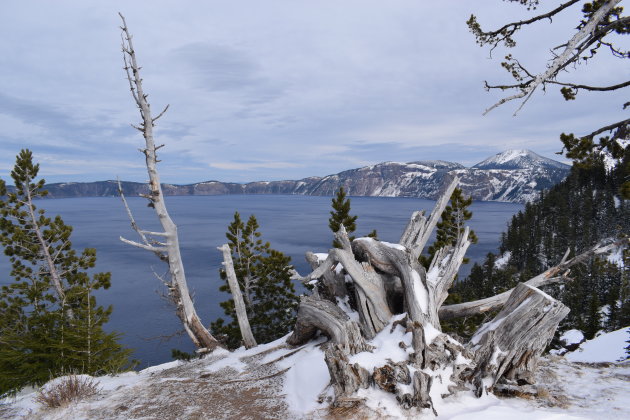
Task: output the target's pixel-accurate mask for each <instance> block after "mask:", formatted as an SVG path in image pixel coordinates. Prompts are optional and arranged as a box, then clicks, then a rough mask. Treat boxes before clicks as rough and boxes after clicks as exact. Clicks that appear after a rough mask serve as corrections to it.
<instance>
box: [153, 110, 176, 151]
mask: <svg viewBox="0 0 630 420" xmlns="http://www.w3.org/2000/svg"><path fill="white" fill-rule="evenodd" d="M169 106H171V105H170V104H168V105H166V107H165V108H164V110H163V111H162V112H160V113H159V114H158V116H157V117H155V118H153V119H152V120H151V121H153V122H156V121H157V120H159V119H160V117H162V115H164V113H165V112H166V111H167V110H168V107H169ZM162 146H164V145H162ZM156 150H157V147H156Z"/></svg>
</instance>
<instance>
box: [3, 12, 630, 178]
mask: <svg viewBox="0 0 630 420" xmlns="http://www.w3.org/2000/svg"><path fill="white" fill-rule="evenodd" d="M545 3H549V2H543V5H544V4H545ZM553 4H554V3H549V4H548V7H549V8H551V7H554V6H553ZM542 11H546V9H545V7H541V8H540V9H539V12H542ZM118 12H121V13H123V14H124V15H125V17H126V19H127V23H128V25H129V29H130V31H131V33H132V34H133V36H134V44H135V48H136V52H137V55H138V60H139V63H140V65H141V66H142V77H143V79H144V88H145V91H146V92H148V93H149V102H150V103H151V105H152V109H153V110H154V112H156V113H157V112H159V111H160V110H161V109H162V108H163V107H164V106H166V105H167V104H169V105H170V108H169V110H168V112H167V113H166V114H165V116H164V117H162V118H161V119H160V121H159V122H158V126H157V127H156V142H157V143H158V144H162V143H163V144H165V145H166V146H165V147H164V148H163V149H161V150H160V152H161V153H160V155H159V157H160V159H161V160H162V162H161V163H160V166H159V170H160V174H161V178H162V181H163V182H168V183H175V184H177V183H179V184H182V183H192V182H199V181H206V180H219V181H232V182H248V181H256V180H281V179H300V178H304V177H307V176H325V175H328V174H333V173H337V172H340V171H342V170H346V169H351V168H357V167H361V166H365V165H371V164H375V163H378V162H383V161H398V162H410V161H416V160H433V159H441V160H447V161H454V162H459V163H462V164H464V165H467V166H470V165H473V164H475V163H477V162H479V161H482V160H483V159H485V158H487V157H489V156H491V155H493V154H496V153H499V152H501V151H504V150H507V149H514V148H517V149H530V150H533V151H535V152H537V153H539V154H541V155H543V156H547V157H551V158H555V159H558V160H561V161H565V160H563V159H562V158H561V157H560V156H558V155H556V154H555V152H558V151H559V150H560V148H561V144H560V141H559V139H558V138H559V134H560V133H561V132H575V133H576V134H582V135H583V134H587V133H590V132H591V131H593V130H594V129H596V128H599V127H601V126H603V125H606V124H609V123H612V122H616V121H618V120H620V119H622V118H626V116H624V114H623V111H622V109H621V104H623V103H624V102H625V100H624V99H625V98H623V97H622V93H624V92H615V93H581V94H580V95H579V96H578V99H577V100H576V101H571V102H565V101H564V100H563V99H562V97H561V95H560V93H559V91H558V89H557V88H551V89H548V90H547V92H542V91H539V92H537V93H536V94H535V95H534V96H533V97H532V99H531V100H530V101H529V102H528V103H527V104H526V105H525V107H524V108H523V109H522V110H521V111H520V112H519V113H518V115H517V116H513V113H514V111H515V110H516V108H517V107H518V105H519V104H518V103H516V102H511V103H508V104H505V105H503V106H501V107H499V108H498V109H495V110H494V111H492V112H491V113H489V114H488V115H486V116H483V115H482V113H483V111H484V110H485V109H486V108H488V107H489V106H491V105H492V104H494V103H495V102H496V101H497V100H499V99H500V98H501V97H503V95H505V93H504V92H503V93H502V92H486V91H485V90H484V88H483V82H484V80H488V81H489V82H491V83H506V82H511V78H510V76H509V75H508V73H507V72H506V71H505V70H503V69H502V68H501V66H500V61H501V58H502V57H503V56H505V55H506V54H507V53H512V54H513V55H514V56H516V57H518V58H519V59H520V60H521V62H523V63H524V64H526V65H527V66H528V67H529V68H530V70H533V71H541V70H544V68H545V64H546V63H547V61H548V60H549V58H550V57H551V55H550V51H549V49H550V48H551V47H554V46H556V45H559V44H561V43H562V42H563V41H566V40H567V39H568V38H570V37H571V36H572V35H573V33H574V32H575V30H574V29H573V28H574V27H575V26H576V22H577V16H578V15H577V12H578V10H576V11H575V12H570V13H569V14H568V15H567V16H566V17H557V18H556V19H554V21H553V23H549V22H548V21H545V22H540V23H538V24H537V25H536V26H535V27H531V28H525V30H524V31H522V33H521V34H520V35H518V36H517V37H516V41H517V47H516V48H514V49H512V50H510V51H506V50H505V49H504V48H497V49H496V50H494V51H493V52H492V56H491V55H490V52H489V49H488V48H487V47H483V48H482V47H479V46H478V45H476V43H475V39H474V36H473V35H472V34H471V33H470V32H469V31H468V28H467V26H466V24H465V22H466V20H467V19H468V17H469V16H470V15H471V13H474V14H475V15H477V17H478V19H479V21H480V23H481V24H482V26H485V27H487V28H489V29H490V28H496V27H499V26H501V25H502V24H503V23H505V22H506V21H510V20H519V19H522V18H526V17H528V16H531V13H532V12H528V11H527V10H526V9H525V8H524V7H522V6H520V5H514V4H509V3H505V2H502V1H500V0H484V1H477V2H468V1H463V0H459V1H457V0H444V1H438V2H426V1H418V0H414V1H411V0H393V1H387V2H385V1H381V0H379V1H376V0H344V1H342V2H340V1H330V0H319V1H317V2H314V1H307V0H266V1H264V2H263V1H254V0H249V1H242V0H233V1H229V2H226V1H218V0H217V1H214V0H213V1H189V0H178V1H160V0H154V1H133V2H132V1H128V0H127V1H117V0H109V1H101V2H96V1H79V0H73V1H70V0H56V1H54V2H53V1H44V0H40V1H35V0H20V1H17V0H16V1H13V0H3V1H2V2H0V33H1V35H2V42H0V56H1V57H2V61H1V63H2V65H0V177H1V178H3V179H7V178H8V174H9V172H10V170H11V167H12V165H13V162H14V159H15V155H16V154H17V153H18V152H19V150H20V149H21V148H29V149H31V150H32V151H33V152H34V155H35V159H36V161H38V162H39V163H40V165H41V170H40V174H41V175H42V176H43V177H45V178H46V180H47V181H48V182H65V181H96V180H106V179H115V178H116V177H120V178H121V179H123V180H129V181H139V182H142V181H145V180H146V179H147V175H146V169H145V167H144V160H143V155H141V154H140V153H139V152H138V148H140V147H142V146H143V138H142V136H141V134H140V133H139V132H137V131H136V130H134V129H133V128H131V126H130V124H131V123H134V124H137V123H138V121H139V114H138V111H137V109H135V105H134V102H133V100H132V98H131V96H130V94H129V87H128V83H127V81H126V80H125V76H124V73H123V70H122V53H121V51H120V41H121V40H120V28H119V25H120V19H119V17H118ZM625 61H627V60H625ZM624 64H625V63H622V62H621V61H620V60H619V59H613V58H610V57H608V56H606V54H604V53H601V54H600V56H599V57H598V59H597V60H592V61H591V62H590V63H589V64H588V65H581V66H578V68H576V69H571V72H570V73H569V74H567V75H566V78H565V80H570V81H574V82H580V83H584V82H588V83H590V84H595V85H596V84H612V83H619V82H622V81H625V80H626V79H627V70H628V69H627V67H624Z"/></svg>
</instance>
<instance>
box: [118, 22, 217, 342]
mask: <svg viewBox="0 0 630 420" xmlns="http://www.w3.org/2000/svg"><path fill="white" fill-rule="evenodd" d="M120 18H121V19H122V23H123V26H122V28H121V29H122V31H123V45H122V50H123V58H124V62H125V71H126V72H127V79H128V81H129V88H130V90H131V95H132V96H133V98H134V100H135V102H136V105H137V106H138V109H139V110H140V116H141V117H142V123H141V126H140V127H135V128H137V129H138V130H139V131H140V132H142V135H143V137H144V140H145V148H144V149H142V153H143V154H144V156H145V162H146V166H147V172H148V174H149V189H150V194H149V195H148V196H147V197H146V198H148V199H149V201H150V206H151V207H153V208H154V209H155V212H156V214H157V216H158V219H159V221H160V224H161V225H162V229H164V231H163V232H144V231H141V232H139V233H141V235H140V236H141V237H142V239H143V241H144V242H145V243H144V244H141V243H137V242H133V241H128V240H125V239H123V238H121V240H123V242H126V243H129V244H131V245H134V246H137V247H139V248H142V249H147V250H149V251H152V252H155V253H163V254H165V255H166V258H167V261H168V267H169V271H170V275H171V287H169V290H170V292H171V293H170V295H171V299H172V300H173V301H174V303H175V305H176V307H177V310H176V312H177V315H178V316H179V318H180V320H181V321H182V323H183V325H184V329H185V330H186V332H187V333H188V335H189V337H190V339H191V340H192V341H193V343H194V344H195V346H197V347H199V348H203V349H207V350H209V351H211V350H214V349H215V348H216V347H217V346H218V345H219V342H218V341H217V340H216V339H215V338H214V337H213V336H212V334H210V332H209V331H208V329H207V328H206V327H205V326H204V325H203V324H202V323H201V320H200V319H199V316H197V312H196V311H195V307H194V304H193V302H192V299H191V298H190V293H189V291H188V283H187V282H186V275H185V272H184V264H183V262H182V257H181V254H180V250H179V238H178V235H177V226H176V225H175V223H174V222H173V220H172V219H171V217H170V216H169V214H168V211H167V209H166V204H165V203H164V195H163V193H162V187H161V184H160V175H159V173H158V170H157V162H158V160H157V153H156V152H157V149H159V148H160V147H162V146H159V147H156V146H155V142H154V139H153V126H154V125H155V121H156V120H157V119H159V118H160V117H161V116H162V115H163V114H164V112H166V110H167V109H168V106H167V107H166V108H165V109H164V111H162V112H161V113H160V114H159V115H158V116H157V117H155V118H153V117H152V115H151V106H150V105H149V102H148V101H147V96H148V95H147V94H145V93H144V90H143V88H142V78H141V77H140V67H139V66H138V64H137V61H136V53H135V50H134V48H133V43H132V37H131V35H130V34H129V31H128V29H127V23H126V22H125V18H124V17H123V15H122V14H120ZM147 236H158V237H160V238H161V240H163V241H164V242H160V241H157V240H150V239H147Z"/></svg>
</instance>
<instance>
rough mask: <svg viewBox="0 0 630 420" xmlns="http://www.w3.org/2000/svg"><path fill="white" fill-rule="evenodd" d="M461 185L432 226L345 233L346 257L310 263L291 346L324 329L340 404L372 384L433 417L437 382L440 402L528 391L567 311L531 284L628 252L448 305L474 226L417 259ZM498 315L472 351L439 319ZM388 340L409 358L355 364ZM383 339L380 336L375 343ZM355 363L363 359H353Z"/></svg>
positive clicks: (442, 203) (428, 221) (564, 264)
mask: <svg viewBox="0 0 630 420" xmlns="http://www.w3.org/2000/svg"><path fill="white" fill-rule="evenodd" d="M457 182H458V180H457V179H454V180H453V182H452V183H451V184H450V185H449V186H448V188H446V190H445V195H444V196H442V198H441V199H440V200H438V202H437V203H436V206H435V208H434V210H433V212H432V213H431V215H430V216H429V218H426V217H425V216H424V213H423V212H415V213H414V214H413V215H412V217H411V220H410V221H409V223H408V225H407V227H406V228H405V231H404V232H403V234H402V236H401V239H400V243H399V244H390V243H386V242H381V241H378V240H375V239H373V238H358V239H355V240H354V241H352V242H350V240H349V238H348V236H347V234H346V231H345V229H344V227H343V226H341V228H340V229H339V231H338V232H336V234H335V238H336V239H337V242H338V243H340V244H341V246H342V248H341V249H331V250H330V251H329V252H328V254H327V257H326V258H325V259H323V258H322V257H321V256H318V257H315V255H314V254H310V255H309V257H308V260H309V262H310V263H311V267H312V268H313V272H312V273H311V274H309V275H307V276H306V277H303V278H301V279H302V281H304V282H308V283H309V284H314V285H315V293H314V296H311V297H303V298H302V301H301V303H300V307H299V310H298V316H297V323H296V326H295V330H294V332H293V334H292V335H291V336H290V337H289V339H288V340H287V342H288V343H289V344H293V345H299V344H303V343H305V342H306V341H308V340H310V339H311V338H313V337H314V336H316V334H317V332H318V331H319V332H321V333H322V334H324V335H326V336H327V337H329V339H330V340H329V343H327V344H325V345H324V346H325V356H324V357H325V361H326V364H327V366H328V370H329V373H330V377H331V383H332V385H333V389H334V392H335V401H336V404H344V403H345V402H347V401H351V402H353V403H354V402H356V401H357V399H356V398H354V397H353V395H354V394H355V393H356V392H357V391H358V390H359V389H360V388H367V387H370V386H373V387H376V388H377V389H380V390H382V391H384V392H388V393H392V394H394V395H395V396H396V399H397V401H398V402H399V404H400V405H401V406H402V407H403V408H411V407H418V408H431V409H432V410H433V411H434V413H435V409H434V407H433V400H432V398H436V393H435V392H433V394H432V393H431V389H432V385H434V384H436V383H440V384H446V386H445V387H444V389H445V391H442V392H441V395H440V397H441V398H444V397H446V396H448V395H451V394H454V393H456V392H458V391H463V390H471V389H472V390H474V391H475V392H476V393H477V395H478V396H479V395H481V394H482V393H483V391H484V390H485V389H486V387H485V386H484V384H485V385H487V389H489V390H493V389H494V390H497V389H499V388H501V389H507V388H509V389H521V390H523V391H524V392H527V389H529V388H527V387H530V388H531V384H532V383H533V373H534V371H535V369H536V364H537V359H538V357H539V356H540V354H541V353H542V351H543V350H544V349H545V347H546V346H547V345H548V343H549V342H550V340H551V338H552V337H553V334H554V333H555V330H556V328H557V326H558V323H559V322H560V321H561V320H562V319H563V318H564V317H565V316H566V314H567V313H568V309H567V308H566V307H565V306H564V305H562V303H560V302H558V301H556V300H554V299H553V298H551V297H550V296H548V295H546V294H544V293H543V292H541V291H540V290H538V289H536V288H535V287H534V286H539V285H544V284H549V283H552V282H556V281H563V280H565V279H566V278H567V277H566V270H567V269H568V268H569V267H570V266H571V265H573V264H576V263H578V262H580V261H583V260H584V259H585V258H588V257H589V256H592V255H594V254H603V253H604V252H610V251H611V250H613V249H616V248H617V247H618V246H626V245H627V244H628V240H625V242H623V243H621V242H619V243H616V244H614V245H606V246H604V245H598V246H596V247H594V248H592V249H591V250H589V251H587V252H585V253H583V254H581V255H579V256H577V257H574V258H573V259H571V260H567V259H566V256H565V258H563V260H562V261H561V262H560V264H559V265H558V266H556V267H553V268H551V269H549V270H547V271H545V272H544V273H542V274H540V275H539V276H536V277H534V278H532V279H531V280H529V281H528V282H527V283H524V284H520V285H519V286H517V287H516V288H515V289H514V290H512V291H509V292H506V293H503V294H500V295H497V296H495V297H492V298H487V299H482V300H480V301H476V302H467V303H465V304H459V305H449V306H447V307H443V306H442V304H443V303H444V301H445V299H446V297H447V296H448V289H449V288H450V287H451V285H452V283H453V281H454V279H455V276H456V274H457V271H458V269H459V267H460V265H461V263H462V261H463V259H464V254H465V253H466V250H467V248H468V246H469V245H470V241H469V239H468V233H469V230H468V228H466V229H464V230H463V231H462V232H461V235H460V237H459V238H458V240H457V242H456V244H455V245H454V246H447V247H444V248H442V249H440V250H438V252H437V253H436V254H435V256H434V258H433V260H432V262H431V264H430V266H429V268H428V270H425V268H424V267H423V266H421V265H420V264H419V262H418V257H419V256H420V254H421V253H422V249H423V247H424V246H425V245H426V243H427V241H428V238H429V236H430V234H431V231H432V230H433V229H434V228H435V226H436V224H437V220H438V218H439V217H440V215H441V214H442V211H443V210H444V208H445V207H446V204H447V202H448V198H449V197H450V196H451V193H452V191H453V190H454V189H455V186H456V185H457ZM563 272H565V273H564V274H562V273H563ZM501 307H503V310H502V311H501V312H500V313H499V314H498V315H497V316H496V318H495V319H494V320H493V321H492V322H490V323H488V324H485V325H484V326H482V327H481V328H480V329H479V331H478V332H477V333H476V334H475V335H474V336H473V338H472V340H471V342H470V343H468V344H467V345H466V346H464V345H462V344H461V343H459V342H457V341H456V340H455V339H453V338H452V337H450V336H448V335H446V334H443V333H442V332H441V327H440V317H444V318H453V317H457V316H466V315H470V314H476V313H482V312H484V311H486V310H488V308H492V309H499V308H501ZM342 308H343V309H342ZM402 313H406V315H405V316H404V317H400V316H398V317H397V318H396V319H397V320H396V321H392V317H393V316H394V315H398V314H402ZM388 325H391V328H389V327H388ZM399 326H402V327H403V330H400V327H399ZM387 328H389V330H388V329H387ZM395 331H396V332H395ZM401 331H404V332H402V337H403V339H402V341H400V340H401V338H400V337H401ZM388 333H389V334H390V335H392V338H391V339H392V340H398V341H399V342H398V343H397V344H398V347H400V348H401V349H402V350H403V352H404V353H402V355H401V354H398V356H397V357H398V359H397V360H396V361H394V360H392V359H391V358H386V360H383V361H382V364H377V365H374V363H373V362H371V363H372V364H371V365H370V366H372V367H373V368H372V367H371V368H370V370H372V371H371V372H370V371H369V370H368V369H367V368H365V367H363V366H361V365H360V364H358V363H351V360H352V357H353V355H356V354H358V353H361V352H365V351H372V350H373V351H375V352H376V351H378V348H377V347H375V346H376V345H378V343H383V340H384V339H385V340H387V334H388ZM377 334H378V335H379V337H380V338H379V339H378V340H373V339H374V338H375V336H376V335H377ZM384 337H385V338H384ZM370 340H372V341H370ZM380 357H382V353H381V356H380ZM400 358H402V359H403V360H400ZM368 359H371V360H374V359H372V358H368ZM355 360H365V359H361V357H358V356H355ZM379 363H380V362H379Z"/></svg>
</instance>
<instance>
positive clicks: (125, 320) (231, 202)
mask: <svg viewBox="0 0 630 420" xmlns="http://www.w3.org/2000/svg"><path fill="white" fill-rule="evenodd" d="M330 200H331V198H330V197H310V196H283V195H227V196H190V197H167V205H168V208H169V212H170V214H171V217H172V218H173V220H174V221H175V223H176V224H177V225H178V228H179V235H180V244H181V251H182V257H183V259H184V265H185V270H186V275H187V278H188V282H189V287H190V289H191V290H192V291H193V293H194V300H195V303H196V308H197V311H198V313H199V315H200V317H201V319H202V322H204V324H206V325H209V324H210V322H211V321H213V320H214V319H216V318H217V317H220V316H223V311H222V309H221V308H220V307H219V302H221V301H223V300H226V299H227V298H228V295H227V294H224V293H222V292H219V291H218V288H219V286H220V285H221V280H220V278H219V275H218V272H219V267H220V264H221V254H220V252H219V251H218V250H217V249H216V248H217V247H218V246H220V245H221V244H223V243H225V242H226V239H225V231H226V229H227V226H228V224H229V223H230V222H231V221H232V218H233V214H234V211H239V212H240V213H241V216H242V217H243V219H246V218H247V217H249V215H250V214H255V215H256V217H257V219H258V222H259V224H260V231H261V232H262V237H263V239H264V240H266V241H269V242H271V246H272V247H273V248H275V249H278V250H280V251H282V252H284V253H286V254H287V255H290V256H291V258H292V262H293V264H294V265H295V267H296V269H297V270H298V272H300V273H301V274H306V273H307V272H308V269H309V267H308V264H307V263H306V262H305V260H304V253H305V252H306V251H313V252H326V251H327V250H328V248H330V246H331V242H332V233H331V232H330V230H329V229H328V217H329V216H330V215H329V211H330V209H331V208H330ZM128 201H129V205H130V207H131V208H132V210H133V211H134V214H135V217H136V221H137V222H138V224H139V225H140V226H141V227H142V228H143V229H146V230H158V229H159V225H158V223H157V218H156V216H155V214H154V212H153V209H151V208H148V207H147V206H146V200H144V199H141V198H130V199H129V200H128ZM37 204H38V205H39V206H40V207H41V208H44V209H46V211H47V215H48V216H49V217H50V216H54V215H57V214H59V215H61V216H62V218H63V219H64V221H65V222H66V224H69V225H71V226H73V227H74V231H73V235H72V242H73V245H74V247H75V248H76V249H82V248H86V247H92V248H96V249H97V257H98V259H97V266H96V269H97V271H111V273H112V287H111V288H110V289H109V290H106V291H99V293H98V294H97V299H98V303H99V304H101V305H110V304H111V305H113V306H114V312H113V313H112V316H111V318H110V322H109V323H108V325H107V329H109V330H115V331H118V332H121V333H123V334H124V336H123V338H122V340H121V341H122V343H123V344H124V345H125V346H128V347H130V348H134V349H135V354H134V357H135V358H137V359H139V360H141V365H140V367H146V366H150V365H154V364H158V363H163V362H166V361H169V360H171V358H170V353H171V349H172V348H178V349H180V350H185V351H192V350H193V346H192V344H191V343H190V341H189V339H188V337H187V336H186V335H185V334H184V333H183V331H182V327H181V324H180V323H179V320H178V319H177V317H176V316H175V314H174V311H173V309H172V307H171V306H170V304H169V302H168V301H167V300H166V299H165V298H163V297H162V294H164V293H165V290H164V287H163V286H162V285H161V283H160V281H159V280H158V279H157V278H156V277H155V275H154V274H153V271H155V272H156V273H158V274H164V273H165V271H166V266H165V264H164V263H162V262H160V261H159V260H158V259H157V258H156V257H155V256H154V255H153V254H152V253H149V252H147V251H144V250H140V249H137V248H134V247H131V246H129V245H126V244H124V243H122V242H120V240H119V239H118V238H119V236H124V237H126V238H128V239H132V240H136V239H137V238H136V234H135V232H134V231H133V230H132V229H131V227H130V225H129V220H128V219H127V215H126V213H125V210H124V207H123V205H122V203H121V202H120V199H118V198H113V197H94V198H68V199H55V200H42V201H39V202H38V203H37ZM433 205H434V202H433V201H430V200H421V199H412V198H380V197H352V214H356V215H358V216H359V217H358V220H357V230H356V232H355V234H356V235H357V236H361V235H366V234H367V233H368V232H370V231H371V230H372V229H376V230H377V231H378V236H379V239H381V240H384V241H389V242H398V239H399V237H400V234H401V233H402V230H403V229H404V227H405V226H406V224H407V221H408V220H409V217H410V216H411V213H412V212H413V211H415V210H426V211H427V213H430V211H431V209H432V208H433ZM522 208H523V206H522V205H520V204H511V203H492V202H478V203H473V205H472V206H471V210H472V211H473V218H472V219H471V220H470V226H471V228H472V229H474V230H475V232H476V233H477V236H478V238H479V242H478V243H477V244H474V245H471V247H470V248H469V251H468V257H469V258H470V259H471V263H470V264H468V265H466V266H464V267H463V269H462V271H461V272H460V276H465V275H466V274H467V272H468V271H469V269H470V266H471V265H472V262H475V261H481V260H482V259H483V257H484V256H485V255H486V254H487V253H488V252H494V251H496V248H497V246H498V243H499V238H500V234H501V232H503V231H504V230H505V227H506V225H507V222H508V221H509V219H510V218H511V216H512V215H513V214H515V213H516V212H517V211H519V210H521V209H522ZM9 273H10V269H9V264H8V259H7V258H6V257H5V256H4V255H0V284H5V283H6V282H8V281H10V277H9ZM169 337H170V338H169Z"/></svg>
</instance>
